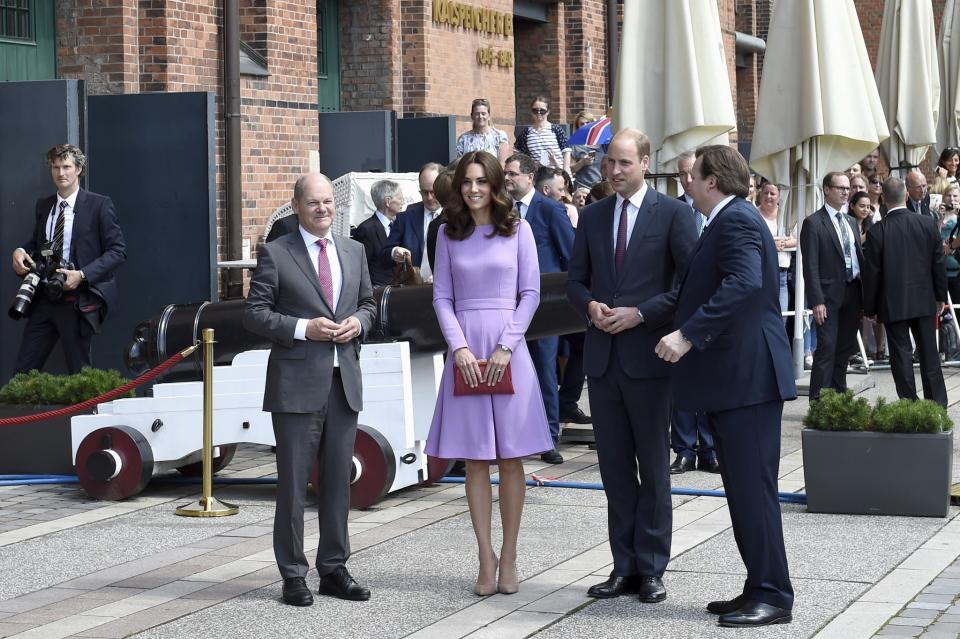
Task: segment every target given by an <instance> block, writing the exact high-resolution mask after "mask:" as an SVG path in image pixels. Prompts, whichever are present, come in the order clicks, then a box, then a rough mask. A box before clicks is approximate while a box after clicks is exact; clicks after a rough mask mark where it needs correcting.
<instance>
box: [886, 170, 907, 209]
mask: <svg viewBox="0 0 960 639" xmlns="http://www.w3.org/2000/svg"><path fill="white" fill-rule="evenodd" d="M883 201H884V202H886V203H887V204H888V205H889V204H902V203H903V202H906V201H907V185H906V183H905V182H904V181H903V180H901V179H900V178H898V177H897V176H895V175H891V176H890V177H888V178H887V179H886V180H884V181H883Z"/></svg>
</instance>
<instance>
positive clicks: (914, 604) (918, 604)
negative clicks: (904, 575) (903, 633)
mask: <svg viewBox="0 0 960 639" xmlns="http://www.w3.org/2000/svg"><path fill="white" fill-rule="evenodd" d="M949 607H950V604H945V603H942V604H941V603H926V602H923V601H911V602H910V603H908V604H907V608H919V609H923V610H940V611H943V610H946V609H947V608H949Z"/></svg>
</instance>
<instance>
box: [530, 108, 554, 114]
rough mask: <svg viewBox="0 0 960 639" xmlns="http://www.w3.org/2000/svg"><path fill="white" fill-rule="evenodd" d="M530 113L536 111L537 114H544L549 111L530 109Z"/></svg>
mask: <svg viewBox="0 0 960 639" xmlns="http://www.w3.org/2000/svg"><path fill="white" fill-rule="evenodd" d="M530 113H536V114H537V115H546V114H548V113H550V111H549V110H547V109H530Z"/></svg>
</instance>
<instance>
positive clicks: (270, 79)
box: [0, 0, 945, 257]
mask: <svg viewBox="0 0 960 639" xmlns="http://www.w3.org/2000/svg"><path fill="white" fill-rule="evenodd" d="M38 1H40V2H42V1H43V0H38ZM46 1H47V2H50V3H52V4H53V5H54V6H55V7H56V13H55V34H56V35H55V48H56V77H59V78H82V79H84V80H86V84H87V89H88V93H90V94H107V93H137V92H154V91H169V92H179V91H213V92H215V93H216V95H217V111H218V112H217V147H216V150H217V151H216V152H217V187H218V197H217V202H218V209H217V210H218V224H219V226H220V228H221V229H222V228H223V219H224V199H225V198H224V191H223V184H224V168H223V166H224V143H223V138H224V135H223V123H222V122H223V120H222V110H223V104H222V87H223V64H222V59H223V53H222V51H223V39H224V38H223V36H224V34H223V31H224V26H223V25H224V16H223V6H224V1H218V0H65V1H60V2H55V3H53V0H46ZM226 1H237V2H239V7H240V36H241V40H242V42H243V43H244V44H245V45H246V46H245V51H246V52H247V53H248V54H249V55H250V56H252V57H253V58H255V59H256V62H258V63H259V64H260V65H261V66H262V67H263V68H264V73H262V74H256V75H251V74H247V75H243V76H242V77H241V95H242V107H241V111H242V122H243V126H242V138H243V141H242V146H243V148H242V166H243V228H242V235H243V238H244V239H245V240H246V241H247V242H249V244H250V245H251V246H255V245H256V244H257V243H258V242H259V241H260V240H261V239H262V235H263V229H264V224H265V221H266V219H267V217H268V216H269V215H270V213H271V212H272V211H273V210H274V209H275V208H276V207H278V206H279V205H281V204H282V203H284V202H285V201H287V200H288V199H289V197H290V185H291V184H292V182H293V181H294V179H295V178H296V177H297V176H298V175H299V174H301V173H302V172H304V171H306V170H307V169H308V168H309V167H310V166H311V156H312V155H313V154H315V152H316V150H317V148H318V146H319V145H322V144H323V140H321V139H319V136H318V133H317V111H318V110H321V111H322V110H342V111H361V110H392V111H395V112H396V113H397V116H398V117H418V116H430V115H453V116H455V117H456V119H457V132H458V133H460V132H462V131H464V130H466V129H468V128H469V126H470V121H469V114H468V109H469V105H470V101H471V99H472V98H474V97H485V98H488V99H489V100H490V101H491V103H492V114H493V120H494V124H495V126H497V127H499V128H502V129H504V130H506V131H507V132H508V133H509V134H510V135H511V137H512V134H513V128H514V125H515V124H525V123H526V122H527V121H528V119H529V117H530V116H529V112H528V108H527V107H528V105H529V103H530V101H531V100H532V99H533V97H534V96H536V95H545V96H546V97H547V98H548V99H549V100H550V106H551V115H550V119H551V121H553V122H559V123H567V122H570V121H571V120H572V119H573V117H574V116H575V114H576V113H577V112H578V111H580V110H582V109H585V110H589V111H592V112H593V113H594V114H598V115H599V114H602V113H603V112H604V111H605V110H606V107H607V106H608V103H609V101H610V95H609V89H608V87H609V74H610V65H609V55H608V51H607V49H608V38H607V10H608V5H609V4H610V3H609V2H608V1H607V0H537V1H536V2H534V1H527V2H521V1H520V0H517V2H514V0H484V1H483V2H480V1H479V0H352V1H350V2H347V1H346V0H339V1H338V0H318V1H317V2H304V1H302V0H299V1H298V0H287V1H284V0H226ZM627 1H628V2H629V1H630V0H627ZM775 1H782V0H716V2H717V4H718V8H719V14H720V22H721V29H722V31H723V40H724V46H725V52H726V56H727V66H728V72H729V74H730V79H731V88H732V93H733V99H734V107H735V111H736V113H737V124H738V131H737V133H736V135H735V136H734V137H733V138H732V139H733V140H735V141H737V142H739V143H741V144H749V142H750V140H751V138H752V134H753V125H754V115H755V111H756V101H757V96H758V93H759V86H760V76H761V73H762V70H763V54H762V52H761V53H756V54H753V53H751V54H749V55H741V56H739V57H738V56H737V55H736V53H737V52H736V39H737V36H736V34H737V32H739V33H741V34H747V35H750V36H755V37H757V38H760V39H762V40H766V37H767V31H768V29H769V21H770V14H771V10H772V7H773V4H774V2H775ZM944 4H945V0H933V6H934V11H935V15H936V18H937V21H938V23H939V19H940V16H941V14H942V11H943V7H944ZM615 5H616V10H617V13H618V15H622V5H623V0H618V2H616V3H615ZM855 5H856V8H857V11H858V14H859V16H860V21H861V25H862V28H863V32H864V37H865V40H866V44H867V49H868V51H869V53H870V56H871V59H872V60H873V61H874V62H875V60H876V55H877V45H878V41H879V36H880V21H881V18H882V14H883V0H855ZM331 43H332V44H331ZM0 79H2V78H0ZM330 86H333V87H334V90H333V97H332V98H331V93H330V91H329V87H330ZM325 87H326V88H325ZM331 100H332V101H331ZM220 236H221V238H222V237H223V234H222V233H221V234H220ZM223 248H224V247H223V241H222V240H221V256H222V257H227V256H226V255H225V252H224V250H223Z"/></svg>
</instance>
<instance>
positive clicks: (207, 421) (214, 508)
mask: <svg viewBox="0 0 960 639" xmlns="http://www.w3.org/2000/svg"><path fill="white" fill-rule="evenodd" d="M213 344H214V340H213V329H212V328H205V329H203V497H201V498H200V501H198V502H195V503H194V502H191V503H189V504H185V505H183V506H180V507H179V508H177V514H178V515H183V516H184V517H223V516H225V515H236V514H237V513H238V512H240V508H239V507H238V506H235V505H233V504H228V503H226V502H222V501H220V500H219V499H217V498H216V497H214V496H213Z"/></svg>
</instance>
